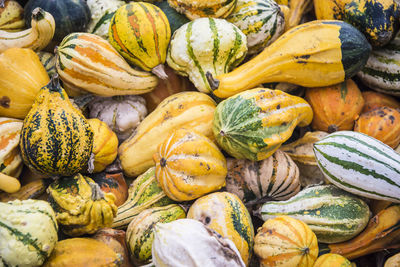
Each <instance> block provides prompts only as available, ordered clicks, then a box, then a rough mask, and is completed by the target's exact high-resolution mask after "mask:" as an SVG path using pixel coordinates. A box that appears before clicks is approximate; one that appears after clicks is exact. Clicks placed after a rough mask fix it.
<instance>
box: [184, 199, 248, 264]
mask: <svg viewBox="0 0 400 267" xmlns="http://www.w3.org/2000/svg"><path fill="white" fill-rule="evenodd" d="M187 218H188V219H195V220H198V221H201V222H202V223H203V224H204V225H206V226H207V227H210V228H211V229H213V230H214V231H216V232H217V233H218V234H220V235H221V236H222V237H225V238H228V239H230V240H232V242H233V243H235V246H236V248H237V249H238V250H239V252H240V255H241V256H242V259H243V262H244V263H245V264H246V265H248V264H249V262H250V259H251V256H252V254H253V245H254V229H253V223H252V221H251V217H250V214H249V212H248V210H247V208H246V207H245V205H244V204H243V203H242V201H240V199H239V198H238V197H237V196H236V195H234V194H231V193H229V192H216V193H212V194H209V195H206V196H203V197H201V198H199V199H197V200H196V201H195V202H194V203H193V205H192V206H190V209H189V211H188V213H187Z"/></svg>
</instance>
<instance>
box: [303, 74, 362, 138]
mask: <svg viewBox="0 0 400 267" xmlns="http://www.w3.org/2000/svg"><path fill="white" fill-rule="evenodd" d="M305 99H306V100H307V102H308V103H309V104H310V105H311V107H312V109H313V112H314V117H313V121H312V123H311V126H312V128H313V129H314V130H317V131H324V132H328V133H333V132H336V131H342V130H352V129H353V126H354V121H355V120H356V119H358V116H359V115H360V113H361V110H362V108H363V106H364V99H363V96H362V94H361V91H360V89H358V86H357V84H356V83H355V82H354V81H353V80H351V79H348V80H347V81H345V82H342V83H340V84H336V85H333V86H329V87H320V88H308V89H307V90H306V95H305Z"/></svg>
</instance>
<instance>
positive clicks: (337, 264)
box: [313, 253, 353, 267]
mask: <svg viewBox="0 0 400 267" xmlns="http://www.w3.org/2000/svg"><path fill="white" fill-rule="evenodd" d="M328 266H329V267H351V266H353V265H352V264H351V262H350V261H349V260H348V259H346V258H345V257H343V256H341V255H339V254H333V253H328V254H324V255H322V256H319V257H318V258H317V260H316V261H315V263H314V265H313V267H328Z"/></svg>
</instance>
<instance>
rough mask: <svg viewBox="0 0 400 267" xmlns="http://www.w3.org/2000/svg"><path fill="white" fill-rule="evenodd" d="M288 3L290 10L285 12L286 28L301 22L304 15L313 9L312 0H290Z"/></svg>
mask: <svg viewBox="0 0 400 267" xmlns="http://www.w3.org/2000/svg"><path fill="white" fill-rule="evenodd" d="M288 2H289V3H287V5H288V8H289V12H288V14H287V18H286V14H285V30H286V31H287V30H289V29H291V28H293V27H295V26H297V25H299V24H301V23H300V22H301V19H302V18H303V16H304V15H305V14H306V13H307V12H309V11H310V10H313V3H312V0H290V1H288Z"/></svg>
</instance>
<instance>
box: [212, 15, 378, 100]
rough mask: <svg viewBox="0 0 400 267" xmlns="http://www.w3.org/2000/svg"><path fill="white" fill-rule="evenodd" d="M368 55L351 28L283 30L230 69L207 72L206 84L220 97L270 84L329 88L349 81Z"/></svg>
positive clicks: (315, 24)
mask: <svg viewBox="0 0 400 267" xmlns="http://www.w3.org/2000/svg"><path fill="white" fill-rule="evenodd" d="M322 36H323V38H322ZM370 51H371V46H370V44H369V43H368V41H367V40H366V39H365V37H364V35H362V33H360V32H359V31H358V30H357V29H356V28H354V27H353V26H351V25H350V24H348V23H346V22H343V21H311V22H308V23H304V24H301V25H299V26H296V27H294V28H292V29H291V30H289V31H287V32H285V33H284V34H283V35H281V36H280V37H279V38H278V39H277V40H276V41H275V42H273V43H272V44H271V45H270V46H268V47H267V48H265V49H264V50H263V51H262V52H261V53H259V54H258V55H257V56H255V57H254V58H252V59H251V60H249V61H247V62H246V63H245V64H242V65H241V66H240V67H238V68H236V69H235V70H234V71H232V72H230V73H226V74H221V75H218V76H216V77H215V76H214V77H213V75H212V74H207V76H208V77H207V80H208V82H209V84H210V87H211V88H212V90H213V94H215V95H216V96H218V97H221V98H226V97H229V96H232V95H234V94H236V93H239V92H242V91H244V90H247V89H251V88H254V87H256V86H258V85H259V84H262V83H270V82H287V83H292V84H297V85H301V86H304V87H322V86H329V85H333V84H338V83H341V82H343V81H345V80H347V79H349V78H351V77H353V76H354V75H355V74H356V73H357V72H358V71H359V70H361V69H362V68H363V67H364V65H365V63H366V62H367V59H368V56H369V53H370Z"/></svg>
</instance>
